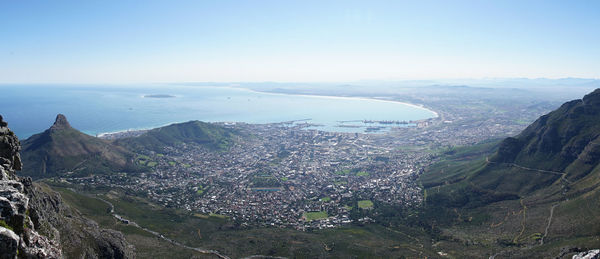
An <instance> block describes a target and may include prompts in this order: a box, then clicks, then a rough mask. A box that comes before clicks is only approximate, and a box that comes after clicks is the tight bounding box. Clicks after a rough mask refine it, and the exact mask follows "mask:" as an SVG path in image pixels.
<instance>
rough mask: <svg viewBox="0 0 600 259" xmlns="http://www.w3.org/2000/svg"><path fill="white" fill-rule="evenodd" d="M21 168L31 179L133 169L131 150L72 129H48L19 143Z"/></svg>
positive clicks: (21, 173) (22, 173)
mask: <svg viewBox="0 0 600 259" xmlns="http://www.w3.org/2000/svg"><path fill="white" fill-rule="evenodd" d="M22 146H23V150H22V153H21V155H22V159H23V163H24V165H25V166H24V167H23V171H22V172H20V175H24V176H31V177H33V178H42V177H53V176H59V175H63V174H65V173H67V172H74V173H75V174H76V175H88V174H91V173H109V172H114V171H123V170H133V169H134V168H133V165H132V164H131V157H132V156H133V155H132V153H131V152H129V151H127V150H125V149H123V148H121V147H118V146H115V145H112V144H111V143H110V142H108V141H105V140H102V139H98V138H95V137H92V136H89V135H86V134H84V133H81V132H79V131H77V130H76V129H73V128H66V129H60V130H47V131H45V132H42V133H40V134H36V135H33V136H31V137H30V138H28V139H26V140H24V141H23V142H22Z"/></svg>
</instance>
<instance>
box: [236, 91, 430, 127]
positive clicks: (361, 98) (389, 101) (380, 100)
mask: <svg viewBox="0 0 600 259" xmlns="http://www.w3.org/2000/svg"><path fill="white" fill-rule="evenodd" d="M225 87H227V88H232V89H238V90H246V91H248V92H253V93H259V94H270V95H288V96H290V95H293V96H301V97H309V98H324V99H343V100H361V101H378V102H385V103H395V104H398V103H399V104H403V105H406V106H410V107H413V108H417V109H421V110H425V111H428V112H431V113H433V115H434V116H433V117H431V118H439V117H440V115H439V114H438V113H437V112H436V111H434V110H431V109H429V108H427V107H424V106H422V105H418V104H412V103H407V102H401V101H395V100H383V99H378V98H370V97H358V96H357V97H355V96H335V95H313V94H293V93H274V92H262V91H257V90H252V89H248V88H242V87H235V86H225ZM426 119H430V118H426Z"/></svg>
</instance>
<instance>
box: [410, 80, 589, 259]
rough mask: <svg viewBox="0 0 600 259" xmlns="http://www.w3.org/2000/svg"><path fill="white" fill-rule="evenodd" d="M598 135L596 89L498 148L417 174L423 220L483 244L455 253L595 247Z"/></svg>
mask: <svg viewBox="0 0 600 259" xmlns="http://www.w3.org/2000/svg"><path fill="white" fill-rule="evenodd" d="M599 136H600V89H597V90H595V91H594V92H592V93H590V94H588V95H586V96H585V97H584V98H583V99H581V100H575V101H570V102H567V103H565V104H563V105H562V106H561V107H559V108H558V109H556V110H555V111H552V112H550V113H548V114H547V115H544V116H542V117H540V118H539V119H538V120H536V121H535V122H534V123H532V124H531V125H530V126H529V127H527V128H526V129H525V130H523V132H521V133H520V134H519V135H517V136H515V137H510V138H506V139H504V140H503V141H502V142H500V143H499V144H498V146H497V147H496V148H495V149H494V150H489V149H488V148H487V147H483V146H480V147H471V148H470V149H479V150H480V152H475V153H477V155H475V156H469V157H468V158H466V157H467V156H465V155H464V154H461V153H460V152H455V153H457V154H446V155H444V156H443V158H444V159H443V160H442V161H441V162H440V163H438V164H436V165H433V166H431V167H429V169H428V170H427V171H426V172H425V173H424V174H423V175H422V176H421V177H420V181H421V184H422V185H423V186H424V188H425V195H426V202H425V206H424V209H425V211H426V213H424V215H425V216H426V220H428V221H429V222H430V224H432V225H436V226H439V227H440V229H441V230H440V231H441V232H443V233H445V235H446V236H447V238H448V239H450V240H460V242H463V243H465V242H466V243H470V244H479V246H472V247H470V248H469V249H465V250H464V251H455V254H454V256H459V257H460V256H462V257H464V256H467V257H468V256H473V255H477V256H482V255H487V256H490V255H494V254H497V255H499V256H497V258H500V257H509V258H530V257H532V256H534V257H540V258H548V257H555V256H556V255H562V256H566V255H567V254H569V253H572V252H574V251H581V250H585V249H592V248H597V247H598V246H600V241H599V240H600V239H599V237H600V217H599V216H598V215H600V206H598V204H599V202H600V137H599ZM450 243H451V242H447V244H450ZM441 246H443V245H441ZM449 247H451V246H450V245H449ZM449 247H446V249H450V248H449ZM490 251H495V252H493V253H490ZM564 251H567V252H564ZM568 251H570V252H568ZM563 252H564V253H563ZM559 257H560V256H559ZM561 258H562V257H561Z"/></svg>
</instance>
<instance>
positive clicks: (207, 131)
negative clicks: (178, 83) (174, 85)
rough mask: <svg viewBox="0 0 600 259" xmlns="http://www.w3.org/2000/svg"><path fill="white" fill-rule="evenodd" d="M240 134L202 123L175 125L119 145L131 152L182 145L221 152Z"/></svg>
mask: <svg viewBox="0 0 600 259" xmlns="http://www.w3.org/2000/svg"><path fill="white" fill-rule="evenodd" d="M238 135H239V133H238V132H237V131H235V130H233V129H229V128H226V127H223V126H219V125H215V124H212V123H206V122H201V121H189V122H184V123H175V124H171V125H168V126H165V127H161V128H156V129H152V130H150V131H148V132H146V133H144V134H142V135H140V136H137V137H131V138H123V139H119V140H117V141H116V143H117V144H119V145H121V146H124V147H127V148H129V149H130V150H140V149H150V150H154V151H160V150H161V149H162V147H165V146H173V145H176V144H181V143H195V144H199V145H202V146H204V147H206V148H208V149H210V150H214V151H219V150H224V149H226V148H228V147H229V146H231V145H232V144H233V142H234V138H235V136H238Z"/></svg>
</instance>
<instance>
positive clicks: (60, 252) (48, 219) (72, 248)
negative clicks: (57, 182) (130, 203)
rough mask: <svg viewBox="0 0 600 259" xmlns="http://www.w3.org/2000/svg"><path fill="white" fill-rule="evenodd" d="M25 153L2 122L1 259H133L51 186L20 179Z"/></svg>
mask: <svg viewBox="0 0 600 259" xmlns="http://www.w3.org/2000/svg"><path fill="white" fill-rule="evenodd" d="M57 121H58V119H57ZM65 122H66V120H65ZM60 125H67V126H68V122H66V124H65V123H60ZM60 125H59V126H60ZM20 149H21V146H20V143H19V140H18V138H17V137H16V136H15V134H14V133H13V132H12V131H11V130H10V129H9V128H8V127H7V123H6V122H4V121H3V119H2V116H0V258H75V257H76V258H132V257H134V252H133V247H132V246H131V245H129V244H128V243H127V242H126V241H125V238H124V237H123V235H122V234H121V233H120V232H117V231H113V230H106V229H100V228H99V227H98V225H97V224H96V223H95V222H93V221H91V220H88V219H86V218H84V217H82V216H81V215H80V213H79V212H78V211H76V210H74V209H71V208H70V207H68V206H67V205H66V204H65V203H63V202H62V200H61V197H60V195H58V194H57V193H56V192H54V191H52V190H51V189H50V188H48V187H47V186H45V185H41V184H37V183H32V181H31V178H20V177H18V176H17V175H16V171H18V170H20V169H21V158H20V155H19V151H20Z"/></svg>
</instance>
